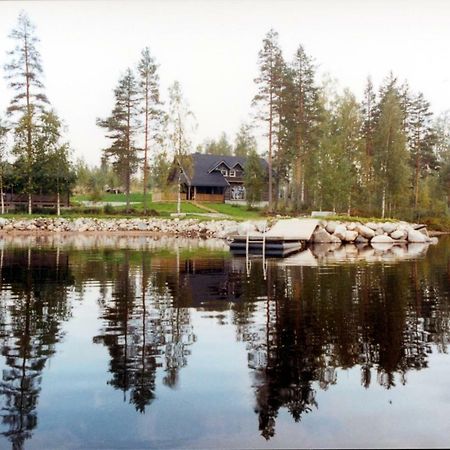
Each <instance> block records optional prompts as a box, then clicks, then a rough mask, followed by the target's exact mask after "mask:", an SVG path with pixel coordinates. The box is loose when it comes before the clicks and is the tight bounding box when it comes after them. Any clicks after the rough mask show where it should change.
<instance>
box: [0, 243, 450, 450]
mask: <svg viewBox="0 0 450 450" xmlns="http://www.w3.org/2000/svg"><path fill="white" fill-rule="evenodd" d="M97 238H98V237H95V239H97ZM14 239H16V238H14ZM30 239H36V237H33V238H30ZM49 239H50V238H49ZM51 239H55V238H54V237H52V238H51ZM58 239H59V238H58ZM24 242H25V241H21V243H22V247H24V244H23V243H24ZM86 242H88V241H84V240H83V241H82V243H81V244H80V241H69V242H68V241H66V242H63V241H58V240H57V241H51V242H49V241H44V242H42V241H41V242H40V243H37V242H36V241H33V240H31V241H30V242H29V244H30V243H31V244H33V245H31V246H28V247H26V246H25V248H18V247H17V245H16V243H11V242H6V241H4V242H3V243H2V245H1V246H0V251H1V253H0V268H1V303H0V322H1V324H0V346H1V352H2V356H3V367H4V369H3V372H2V381H1V383H0V401H1V406H2V410H1V415H2V434H3V435H4V436H6V437H7V438H8V439H9V440H10V441H11V443H12V447H13V448H14V449H20V448H23V443H24V441H25V440H26V439H29V438H31V436H32V433H33V430H34V429H36V427H37V424H38V410H39V406H38V405H39V395H40V390H41V385H42V377H45V367H46V364H47V361H48V359H49V358H51V357H52V356H54V355H55V352H56V350H55V346H56V344H57V343H61V345H62V346H63V345H64V339H63V337H64V333H63V331H62V330H63V328H64V323H65V322H67V321H68V320H70V319H71V314H72V313H71V311H72V306H73V302H74V301H75V300H77V301H78V300H81V301H82V302H83V301H85V300H84V299H85V294H86V289H87V288H88V287H89V286H95V288H96V289H97V290H96V292H98V322H99V326H98V330H99V331H98V333H97V334H96V335H95V336H93V337H92V342H93V345H95V346H104V348H105V349H107V352H108V355H109V367H105V368H104V370H105V371H108V379H109V380H108V384H109V385H110V386H111V393H113V392H114V393H115V394H119V391H121V392H122V396H123V400H124V402H125V404H126V405H128V404H131V405H132V407H133V408H134V409H135V410H136V411H137V412H138V413H142V414H144V413H147V412H148V410H149V409H150V407H151V409H153V408H156V407H157V406H156V404H152V402H153V401H154V400H155V398H157V397H158V390H159V389H161V387H159V386H158V379H161V380H162V381H161V382H162V383H163V384H164V385H165V386H167V387H170V388H173V387H176V386H177V385H178V383H179V379H180V377H182V376H183V375H182V374H183V370H182V369H183V368H185V367H186V366H187V365H188V364H189V361H190V358H191V353H192V352H195V349H196V340H197V337H196V336H197V332H196V330H195V328H194V321H193V314H194V312H197V311H201V312H203V313H207V314H209V312H217V313H218V314H216V315H214V317H217V318H218V321H217V322H215V327H221V326H223V325H225V324H227V323H231V324H232V326H233V327H234V330H235V336H236V341H237V342H238V343H244V344H245V346H246V352H247V361H248V363H247V364H248V368H249V370H250V377H251V388H252V393H253V398H254V413H255V414H256V415H257V418H258V429H259V433H260V434H261V435H262V436H263V437H264V438H265V439H270V438H272V437H273V436H274V435H275V434H276V422H277V420H278V418H279V413H280V410H281V409H286V410H287V411H289V413H290V415H291V416H292V419H293V420H295V421H297V422H299V421H301V420H302V418H303V417H304V416H305V414H308V413H313V412H314V411H315V410H316V409H317V408H318V406H319V404H318V403H319V401H318V392H319V391H325V390H330V391H331V390H332V387H333V385H335V384H337V383H339V377H338V372H339V370H342V369H349V368H354V367H356V368H358V370H360V378H361V385H362V386H363V387H364V388H366V389H368V388H370V387H371V386H373V385H374V384H377V385H380V386H383V387H384V388H385V389H392V388H395V386H396V385H397V384H402V385H404V384H406V383H407V379H408V372H410V371H417V370H421V369H424V368H427V366H428V362H429V356H430V354H431V353H432V352H433V351H438V352H447V346H448V336H449V327H450V301H449V300H450V294H449V285H450V246H449V245H447V244H445V243H444V245H438V246H436V247H434V246H432V247H430V248H428V249H425V250H424V249H423V248H421V249H416V248H413V249H412V250H413V251H414V252H410V253H407V251H408V249H397V250H394V249H390V250H389V252H386V251H383V252H381V251H379V250H377V249H367V248H359V249H358V248H356V249H355V248H352V249H350V247H348V248H347V247H345V248H330V247H328V248H325V247H315V248H311V249H308V251H307V252H304V253H303V254H299V255H295V256H293V257H291V258H288V259H286V260H281V261H280V260H272V261H269V263H268V266H267V269H266V271H264V270H263V266H262V263H261V261H258V260H255V261H252V263H251V264H250V266H249V265H248V264H246V261H245V258H242V259H239V258H231V257H230V256H229V254H228V253H227V252H223V250H224V246H223V243H222V242H215V241H209V242H207V243H205V242H204V241H188V240H172V241H170V242H169V241H167V242H166V241H163V242H161V241H158V240H157V239H148V238H145V239H142V238H138V239H137V240H136V239H131V241H129V244H128V245H126V241H124V240H122V238H120V239H119V240H117V241H114V239H110V240H108V242H106V241H105V240H100V241H96V242H97V243H96V244H95V245H94V248H90V247H89V245H88V244H87V243H86ZM91 244H92V242H91ZM52 247H53V248H52ZM425 252H426V256H425ZM406 255H409V256H408V258H409V259H408V258H406ZM399 257H401V259H402V261H403V262H402V263H398V260H397V259H396V258H399ZM248 269H249V272H248V273H247V270H248ZM264 272H266V276H265V277H264ZM204 317H209V316H208V315H206V316H204ZM210 332H211V333H214V330H211V331H210ZM224 345H228V346H232V345H235V343H233V342H224ZM241 345H242V344H241ZM83 351H89V349H88V348H86V349H83ZM226 363H227V361H224V364H226ZM158 373H159V374H161V377H160V378H158ZM198 376H199V377H200V376H205V377H206V376H207V373H206V374H198ZM197 406H198V405H197ZM255 442H256V441H255Z"/></svg>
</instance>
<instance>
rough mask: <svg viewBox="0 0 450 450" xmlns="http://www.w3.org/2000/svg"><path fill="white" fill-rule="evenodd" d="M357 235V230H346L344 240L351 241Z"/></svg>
mask: <svg viewBox="0 0 450 450" xmlns="http://www.w3.org/2000/svg"><path fill="white" fill-rule="evenodd" d="M357 237H358V232H357V231H350V230H347V232H346V233H345V239H344V241H345V242H353V241H354V240H355V239H356V238H357Z"/></svg>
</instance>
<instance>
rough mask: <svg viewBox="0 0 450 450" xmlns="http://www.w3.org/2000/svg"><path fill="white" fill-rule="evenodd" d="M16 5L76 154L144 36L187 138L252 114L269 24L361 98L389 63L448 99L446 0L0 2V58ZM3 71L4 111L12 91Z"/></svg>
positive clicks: (95, 134) (83, 150)
mask: <svg viewBox="0 0 450 450" xmlns="http://www.w3.org/2000/svg"><path fill="white" fill-rule="evenodd" d="M22 9H23V10H25V11H26V12H27V13H28V15H29V16H30V18H31V20H32V22H34V24H35V25H36V27H37V34H38V36H39V38H40V40H41V42H40V46H39V49H40V52H41V55H42V60H43V66H44V72H45V79H44V81H45V85H46V90H47V94H48V97H49V99H50V101H51V103H52V104H53V106H54V107H55V108H56V110H57V112H58V113H59V115H60V116H61V118H62V119H63V120H64V121H65V123H66V124H67V126H68V137H69V139H70V143H71V145H72V147H73V148H74V150H75V156H77V157H78V156H84V157H85V159H86V160H87V161H89V162H90V163H98V161H99V157H100V152H101V148H103V147H104V146H105V145H106V141H105V139H104V137H103V130H102V129H100V128H98V127H97V126H96V125H95V121H96V118H97V117H106V116H107V115H108V114H109V113H110V111H111V108H112V104H113V89H114V87H115V86H116V84H117V80H118V78H119V77H120V76H121V74H122V73H123V72H124V70H125V69H126V68H127V67H130V66H131V67H132V66H134V65H135V64H136V62H137V60H138V59H139V55H140V52H141V49H142V48H143V47H145V46H149V47H150V50H151V53H152V54H153V56H154V57H155V58H156V60H157V62H158V63H159V65H160V67H159V75H160V79H161V91H162V95H163V97H165V98H167V95H166V92H167V87H168V86H169V85H170V84H171V83H172V82H173V81H174V80H178V81H180V83H181V85H182V88H183V91H184V93H185V96H186V98H187V99H188V101H189V103H190V106H191V109H192V110H193V112H194V113H195V115H196V117H197V121H198V129H197V132H196V136H195V140H196V142H201V141H203V140H204V139H205V138H208V137H217V136H218V135H219V134H220V133H221V132H222V131H225V132H226V133H227V134H228V136H229V137H230V138H233V137H234V134H235V132H236V131H237V129H238V127H239V124H240V123H241V122H242V121H248V120H250V119H251V117H252V109H251V106H250V103H251V99H252V97H253V95H254V94H255V85H254V83H253V79H254V78H255V77H256V76H257V74H258V67H257V55H258V51H259V49H260V47H261V42H262V39H263V38H264V35H265V34H266V33H267V31H268V30H269V29H270V28H271V27H273V28H274V29H275V30H277V31H278V32H279V34H280V44H281V47H282V49H283V52H284V55H285V57H286V58H288V59H290V58H291V56H292V54H293V53H294V51H295V49H296V47H297V46H298V44H299V43H302V44H303V46H304V47H305V49H306V51H307V52H308V53H309V54H310V55H312V56H313V57H314V59H315V61H316V64H317V67H318V71H319V75H320V76H322V75H323V74H325V73H330V75H331V76H332V77H333V78H336V79H337V80H338V82H339V85H340V86H341V87H349V88H350V89H351V90H352V91H353V92H354V93H355V94H356V95H357V96H358V97H360V96H361V94H362V91H363V87H364V84H365V80H366V78H367V75H369V74H370V75H371V76H372V78H373V80H374V82H375V84H377V85H378V83H379V82H380V81H381V80H382V79H383V77H384V76H385V75H386V74H387V73H388V72H389V71H390V70H392V71H393V72H394V73H395V74H396V75H398V76H399V78H401V79H403V78H407V79H408V80H409V82H410V85H411V87H412V89H413V90H415V91H422V92H423V93H424V94H425V96H426V97H427V99H428V100H430V101H431V104H432V108H433V110H434V111H435V112H436V113H440V112H442V111H444V110H447V109H449V108H450V57H449V56H450V55H449V54H450V51H449V44H450V1H447V0H426V1H414V0H407V1H401V0H386V1H384V0H378V1H370V0H365V1H361V0H353V1H352V0H342V1H338V0H310V1H306V0H303V1H300V0H297V1H295V0H290V1H283V0H272V1H270V0H266V1H261V0H260V1H250V0H249V1H246V0H234V1H233V0H228V1H219V0H208V1H194V0H183V1H175V0H165V1H136V2H132V1H126V2H125V1H109V2H94V1H73V2H68V1H60V2H56V1H52V2H43V1H42V2H39V1H36V2H0V63H1V66H3V64H4V63H5V62H6V51H7V50H9V49H11V48H12V46H13V42H12V41H11V39H9V38H8V34H9V32H10V31H11V29H12V28H13V27H14V26H15V24H16V21H17V16H18V14H19V12H20V11H21V10H22ZM0 70H2V69H0ZM3 75H4V74H3V72H2V77H1V79H0V111H1V112H0V114H2V115H3V111H4V110H5V108H6V106H7V104H8V99H9V97H10V95H11V92H9V91H8V90H7V89H6V83H5V81H4V79H3ZM260 150H265V149H264V148H261V149H260Z"/></svg>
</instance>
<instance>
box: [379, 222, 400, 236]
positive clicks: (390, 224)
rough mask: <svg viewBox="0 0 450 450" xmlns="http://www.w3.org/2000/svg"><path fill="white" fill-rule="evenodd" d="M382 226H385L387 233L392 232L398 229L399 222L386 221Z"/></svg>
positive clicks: (384, 229)
mask: <svg viewBox="0 0 450 450" xmlns="http://www.w3.org/2000/svg"><path fill="white" fill-rule="evenodd" d="M381 228H383V231H384V232H385V233H387V234H391V233H393V232H394V231H395V230H396V229H397V224H396V223H393V222H386V223H383V225H382V226H381Z"/></svg>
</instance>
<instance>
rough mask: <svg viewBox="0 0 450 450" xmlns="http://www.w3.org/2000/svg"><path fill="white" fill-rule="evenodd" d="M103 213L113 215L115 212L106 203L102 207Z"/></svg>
mask: <svg viewBox="0 0 450 450" xmlns="http://www.w3.org/2000/svg"><path fill="white" fill-rule="evenodd" d="M103 212H104V213H105V214H114V213H115V212H116V211H115V209H114V207H113V206H112V205H111V204H110V203H107V204H106V205H105V206H104V207H103Z"/></svg>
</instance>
